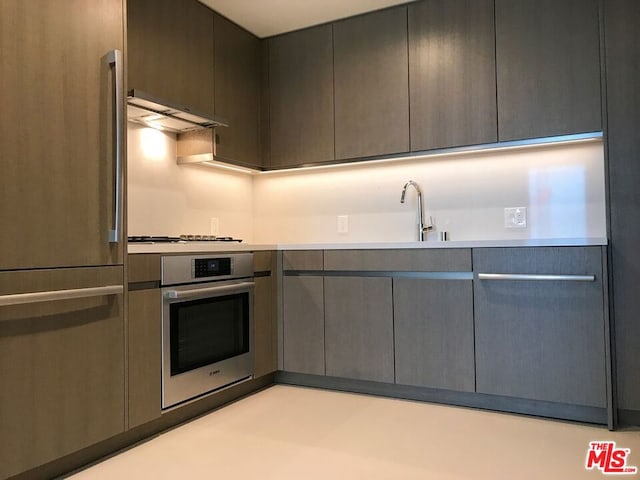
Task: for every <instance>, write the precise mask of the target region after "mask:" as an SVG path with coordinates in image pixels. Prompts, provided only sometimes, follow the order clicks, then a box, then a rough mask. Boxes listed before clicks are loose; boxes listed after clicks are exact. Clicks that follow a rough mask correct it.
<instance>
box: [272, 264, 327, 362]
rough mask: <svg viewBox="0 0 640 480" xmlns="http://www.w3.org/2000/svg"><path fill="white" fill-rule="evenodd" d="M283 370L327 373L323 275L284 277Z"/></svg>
mask: <svg viewBox="0 0 640 480" xmlns="http://www.w3.org/2000/svg"><path fill="white" fill-rule="evenodd" d="M282 283H283V286H282V288H283V292H282V295H283V305H284V307H283V328H282V329H283V355H282V356H283V359H282V361H283V369H284V370H285V371H287V372H297V373H309V374H313V375H324V373H325V364H324V362H325V354H324V281H323V278H322V277H297V276H285V277H284V279H283V282H282Z"/></svg>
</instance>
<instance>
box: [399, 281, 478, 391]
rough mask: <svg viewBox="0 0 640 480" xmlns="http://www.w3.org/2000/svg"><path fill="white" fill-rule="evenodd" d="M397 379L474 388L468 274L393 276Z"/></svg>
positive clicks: (412, 382)
mask: <svg viewBox="0 0 640 480" xmlns="http://www.w3.org/2000/svg"><path fill="white" fill-rule="evenodd" d="M393 316H394V332H395V335H394V338H395V352H396V354H395V361H396V383H397V384H400V385H413V386H418V387H430V388H443V389H448V390H458V391H465V392H473V391H474V390H475V359H474V344H473V343H474V340H473V286H472V282H471V281H470V280H432V279H408V278H395V279H394V280H393Z"/></svg>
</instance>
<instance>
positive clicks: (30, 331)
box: [0, 267, 125, 478]
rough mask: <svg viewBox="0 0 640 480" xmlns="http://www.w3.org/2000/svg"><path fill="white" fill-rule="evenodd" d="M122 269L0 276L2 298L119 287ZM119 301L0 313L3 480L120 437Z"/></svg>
mask: <svg viewBox="0 0 640 480" xmlns="http://www.w3.org/2000/svg"><path fill="white" fill-rule="evenodd" d="M123 280H124V272H123V268H122V267H99V268H72V269H52V270H36V271H20V272H0V295H9V294H20V293H30V292H38V291H49V290H66V289H74V288H87V287H101V286H109V285H122V283H123ZM123 318H124V316H123V295H122V294H117V295H105V296H98V297H91V298H80V299H73V300H61V301H55V302H53V301H52V302H39V303H32V304H24V305H14V306H2V307H0V382H1V384H2V388H0V443H1V444H2V448H0V478H8V477H11V476H13V475H16V474H18V473H21V472H24V471H26V470H29V469H32V468H35V467H37V466H39V465H42V464H45V463H47V462H50V461H53V460H55V459H57V458H60V457H63V456H65V455H68V454H70V453H73V452H75V451H78V450H81V449H83V448H85V447H88V446H90V445H92V444H95V443H98V442H100V441H102V440H106V439H107V438H109V437H112V436H114V435H117V434H119V433H121V432H123V431H124V426H125V416H124V415H125V405H124V401H125V392H124V390H125V389H124V385H125V382H124V357H125V355H124V320H123Z"/></svg>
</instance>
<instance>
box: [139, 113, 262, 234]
mask: <svg viewBox="0 0 640 480" xmlns="http://www.w3.org/2000/svg"><path fill="white" fill-rule="evenodd" d="M127 167H128V184H127V185H128V198H129V201H128V227H129V235H171V236H176V235H180V234H195V235H203V234H205V235H208V234H211V218H218V221H219V235H220V236H223V235H224V236H233V237H236V238H241V239H243V240H245V241H248V242H251V241H252V239H253V198H252V195H253V185H252V179H251V177H250V176H249V175H246V174H242V173H236V172H230V171H226V170H220V169H215V168H211V167H206V166H202V165H177V164H176V139H175V135H174V134H171V133H164V132H160V131H158V130H154V129H151V128H145V127H142V126H139V125H135V124H131V123H130V124H129V128H128V161H127Z"/></svg>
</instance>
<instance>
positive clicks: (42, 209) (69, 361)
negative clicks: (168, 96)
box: [0, 0, 125, 478]
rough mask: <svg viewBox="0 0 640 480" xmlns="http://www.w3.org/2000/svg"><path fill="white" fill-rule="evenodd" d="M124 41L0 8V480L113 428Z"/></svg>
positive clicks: (41, 11)
mask: <svg viewBox="0 0 640 480" xmlns="http://www.w3.org/2000/svg"><path fill="white" fill-rule="evenodd" d="M123 31H124V25H123V2H122V0H93V1H91V2H87V1H86V0H58V1H56V2H51V1H47V0H2V1H1V2H0V45H1V48H0V78H1V79H2V88H0V105H2V108H1V109H0V162H1V166H2V174H0V225H1V229H0V385H2V388H0V444H1V445H2V448H0V478H6V477H9V476H12V475H15V474H18V473H20V472H23V471H26V470H29V469H31V468H34V467H36V466H38V465H41V464H44V463H46V462H49V461H51V460H54V459H56V458H59V457H62V456H64V455H67V454H69V453H71V452H74V451H77V450H80V449H82V448H84V447H86V446H89V445H91V444H93V443H96V442H99V441H101V440H103V439H106V438H108V437H111V436H113V435H115V434H117V433H119V432H122V431H123V430H124V319H123V294H122V291H123V288H122V285H123V252H124V246H125V243H124V242H123V240H124V239H125V237H124V233H123V232H122V228H121V227H122V213H123V205H122V198H123V193H122V187H123V183H124V182H123V168H124V166H123V165H122V161H123V157H122V155H123V147H124V138H123V135H124V129H123V127H124V121H123V118H122V112H123V111H124V99H123V98H122V96H118V95H117V94H118V93H122V82H123V78H124V77H123V72H122V50H123V46H124V42H123V38H124V32H123ZM114 50H117V52H114ZM110 52H111V53H110ZM117 159H119V162H118V161H116V160H117ZM116 187H119V188H116ZM117 227H118V228H117Z"/></svg>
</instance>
